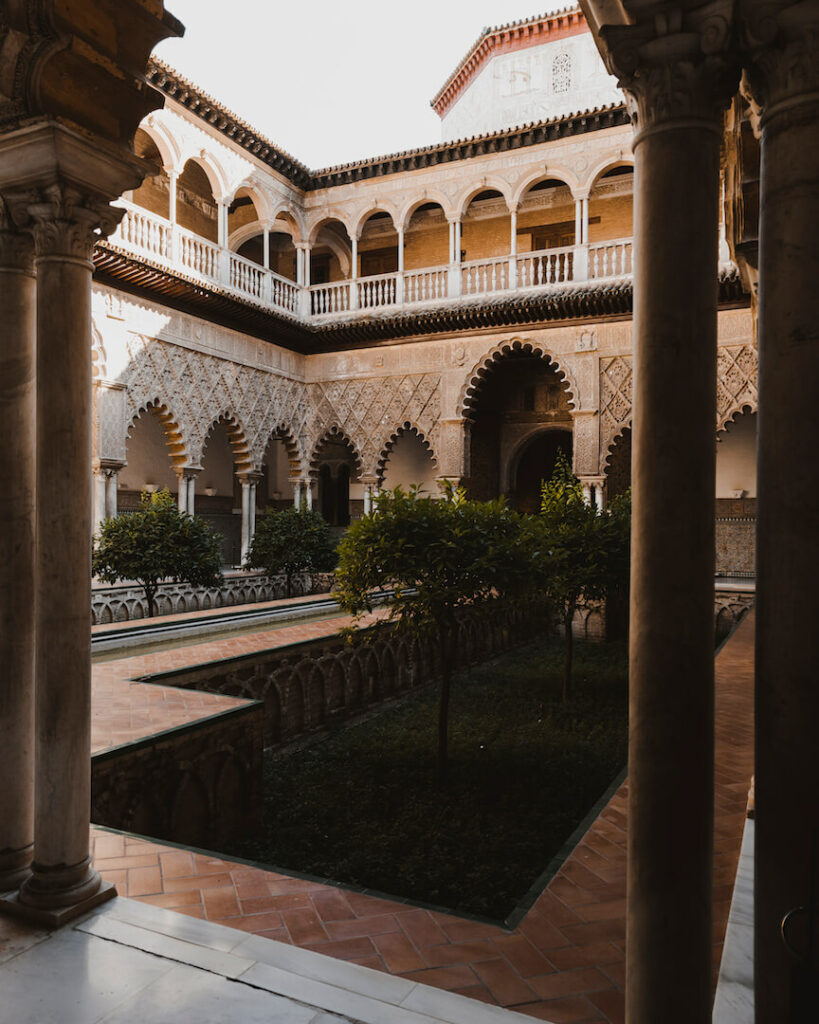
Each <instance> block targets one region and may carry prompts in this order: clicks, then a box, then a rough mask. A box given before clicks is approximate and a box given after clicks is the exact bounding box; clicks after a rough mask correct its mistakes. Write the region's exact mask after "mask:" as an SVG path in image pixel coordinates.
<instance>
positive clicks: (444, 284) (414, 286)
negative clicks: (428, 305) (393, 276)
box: [404, 267, 449, 305]
mask: <svg viewBox="0 0 819 1024" xmlns="http://www.w3.org/2000/svg"><path fill="white" fill-rule="evenodd" d="M448 280H449V277H448V268H447V267H424V268H423V269H422V270H407V271H405V272H404V303H405V304H406V305H410V304H413V303H416V302H432V301H434V300H435V299H445V298H446V297H447V295H448Z"/></svg>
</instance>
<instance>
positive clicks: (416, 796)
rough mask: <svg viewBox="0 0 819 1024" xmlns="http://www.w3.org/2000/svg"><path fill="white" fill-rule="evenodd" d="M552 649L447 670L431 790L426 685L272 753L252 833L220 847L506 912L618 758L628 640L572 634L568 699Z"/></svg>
mask: <svg viewBox="0 0 819 1024" xmlns="http://www.w3.org/2000/svg"><path fill="white" fill-rule="evenodd" d="M562 661H563V648H562V643H561V641H559V640H555V639H549V640H543V641H540V642H538V643H534V644H531V645H529V646H527V647H525V648H522V649H519V650H517V651H514V652H511V653H509V654H506V655H504V656H503V657H501V658H498V659H497V660H495V661H492V662H487V663H486V664H484V665H481V666H479V667H476V668H473V669H470V670H468V671H465V672H462V673H460V674H459V675H458V676H457V677H456V679H455V682H454V685H453V695H452V707H451V716H450V766H451V770H450V781H449V784H448V786H447V789H446V790H445V791H444V792H439V791H437V790H436V789H435V785H434V781H433V778H434V756H435V729H436V721H437V718H436V715H437V688H435V687H432V688H429V689H426V690H424V691H423V692H419V693H415V694H412V695H411V696H410V697H409V698H407V699H406V700H405V701H403V702H402V703H401V704H400V705H398V706H392V707H390V708H389V709H387V710H385V711H384V712H383V713H381V714H379V715H378V716H377V717H375V718H371V719H369V720H367V721H365V722H362V723H360V724H357V725H353V726H347V727H346V728H344V727H342V728H339V729H338V731H336V732H335V733H333V734H332V735H331V736H330V737H329V738H328V739H326V740H325V741H323V742H321V743H317V744H315V745H313V746H311V747H308V748H306V749H302V750H300V751H298V752H296V753H292V754H289V755H286V756H278V757H269V758H268V759H267V762H266V765H265V804H264V814H263V817H264V824H263V828H262V832H261V833H260V835H259V836H257V837H255V838H254V839H253V840H247V841H244V842H242V843H239V844H237V845H236V846H235V847H234V848H232V849H230V850H229V851H225V852H226V853H232V854H234V855H238V856H242V857H247V858H250V859H252V860H256V861H260V862H262V863H264V864H268V865H275V866H277V867H279V868H281V869H283V870H293V871H299V872H304V873H307V874H313V875H318V876H320V877H330V878H333V879H335V880H336V881H338V882H342V883H345V884H348V885H355V886H362V887H366V888H370V889H377V890H381V891H383V892H386V893H391V894H394V895H397V896H403V897H406V898H408V899H411V900H417V901H419V902H424V903H431V904H435V905H439V906H443V907H447V908H449V909H452V910H457V911H466V912H471V913H473V914H479V915H483V916H487V917H491V918H494V919H498V920H501V919H504V918H505V917H506V916H507V915H508V914H509V913H510V912H511V911H512V910H513V908H514V906H515V904H516V903H517V901H518V900H520V899H521V897H523V896H524V895H525V894H526V892H527V891H528V890H529V888H530V887H531V885H532V884H533V882H534V881H535V880H536V879H537V878H538V876H539V875H540V874H541V873H542V872H543V871H544V869H545V868H546V866H547V865H548V863H549V861H550V860H551V858H552V857H553V856H554V855H555V854H556V853H557V852H558V851H559V850H560V848H561V847H562V846H563V844H564V843H565V842H566V840H567V839H568V838H569V836H570V835H571V834H572V832H573V831H574V830H575V828H576V827H577V825H578V824H579V823H580V822H581V821H582V820H583V818H584V817H585V816H586V814H587V813H588V812H589V811H590V809H591V808H592V807H593V806H594V804H595V802H596V801H598V800H599V799H600V797H601V796H602V794H603V793H604V792H605V791H606V789H607V788H608V787H609V786H610V784H611V783H612V781H613V780H614V779H615V777H616V776H617V774H618V773H619V772H620V770H621V769H622V768H623V767H624V765H625V762H626V740H627V663H626V651H625V647H624V646H619V645H611V644H607V645H595V644H578V645H577V647H576V660H575V698H574V699H573V701H572V703H571V704H570V705H568V706H565V707H564V706H563V705H562V704H561V703H560V672H561V667H562Z"/></svg>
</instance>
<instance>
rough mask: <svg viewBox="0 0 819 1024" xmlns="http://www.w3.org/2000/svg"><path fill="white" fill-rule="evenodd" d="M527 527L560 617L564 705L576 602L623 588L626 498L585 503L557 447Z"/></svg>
mask: <svg viewBox="0 0 819 1024" xmlns="http://www.w3.org/2000/svg"><path fill="white" fill-rule="evenodd" d="M532 525H533V532H534V533H538V532H539V533H540V540H539V541H537V542H534V543H533V544H532V550H533V551H536V552H537V553H538V570H539V573H540V574H541V578H542V579H543V581H544V585H545V586H546V587H547V588H548V592H549V597H550V598H551V600H552V602H553V604H554V605H556V607H557V608H558V610H559V612H560V615H561V619H562V625H563V631H564V637H565V657H564V666H563V701H564V703H565V702H568V701H569V699H570V697H571V687H572V660H573V652H574V646H573V642H574V638H573V634H572V622H573V621H574V615H575V612H576V610H577V606H578V604H579V602H580V601H581V600H584V601H594V600H600V599H603V598H605V597H606V596H607V595H608V594H610V593H612V592H613V591H614V590H615V589H616V590H625V589H627V587H628V573H629V534H630V528H631V501H630V496H629V495H628V493H627V494H626V495H624V496H622V497H621V498H618V499H616V500H615V501H613V502H612V503H611V505H610V506H609V508H606V509H598V508H597V507H596V506H594V505H591V504H588V505H587V504H586V502H585V501H584V498H583V489H582V487H581V485H580V481H579V480H578V479H577V477H576V476H575V475H574V474H573V473H572V470H571V467H570V465H569V463H568V460H567V459H566V456H565V455H564V453H563V452H562V451H559V452H558V457H557V461H556V463H555V468H554V472H553V474H552V477H551V479H550V480H547V481H544V482H543V485H542V489H541V504H540V515H539V516H536V517H535V520H534V522H533V524H532Z"/></svg>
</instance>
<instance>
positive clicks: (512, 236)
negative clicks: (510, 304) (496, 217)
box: [509, 210, 518, 288]
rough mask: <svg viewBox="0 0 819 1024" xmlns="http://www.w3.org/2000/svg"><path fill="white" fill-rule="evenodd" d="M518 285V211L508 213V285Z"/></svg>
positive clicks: (512, 286)
mask: <svg viewBox="0 0 819 1024" xmlns="http://www.w3.org/2000/svg"><path fill="white" fill-rule="evenodd" d="M517 286H518V211H517V210H512V211H511V212H510V214H509V287H510V288H517Z"/></svg>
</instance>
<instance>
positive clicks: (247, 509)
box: [240, 473, 259, 565]
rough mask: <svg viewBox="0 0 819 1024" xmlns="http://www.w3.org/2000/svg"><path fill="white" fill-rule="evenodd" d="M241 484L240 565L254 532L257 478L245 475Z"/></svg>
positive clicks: (246, 554) (254, 475) (256, 476)
mask: <svg viewBox="0 0 819 1024" xmlns="http://www.w3.org/2000/svg"><path fill="white" fill-rule="evenodd" d="M240 479H241V484H242V565H244V564H245V560H246V558H247V556H248V553H249V551H250V545H251V543H252V542H253V534H254V533H255V532H256V486H257V484H258V482H259V477H258V475H256V474H253V475H251V474H249V473H248V474H246V475H245V476H243V477H241V478H240Z"/></svg>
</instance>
